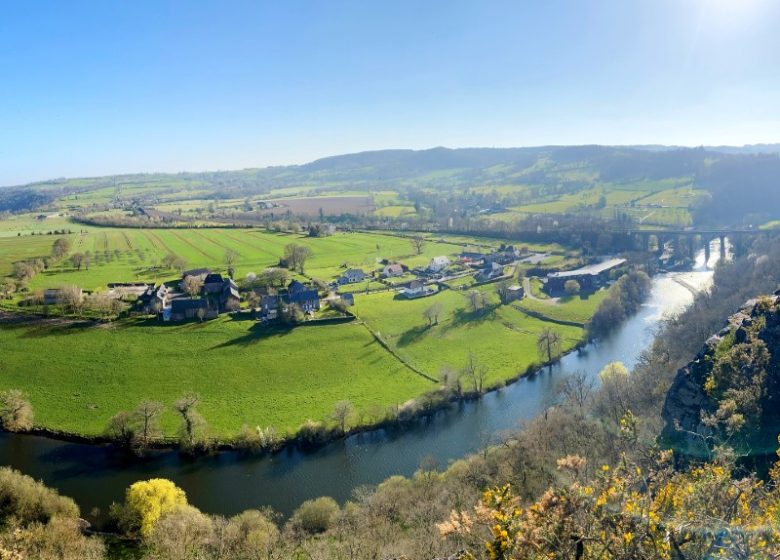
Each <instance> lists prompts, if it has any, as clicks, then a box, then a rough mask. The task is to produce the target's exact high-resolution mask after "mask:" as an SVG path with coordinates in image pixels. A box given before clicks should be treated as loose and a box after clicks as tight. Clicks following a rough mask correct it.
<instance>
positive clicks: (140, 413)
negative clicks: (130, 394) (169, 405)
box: [131, 400, 164, 449]
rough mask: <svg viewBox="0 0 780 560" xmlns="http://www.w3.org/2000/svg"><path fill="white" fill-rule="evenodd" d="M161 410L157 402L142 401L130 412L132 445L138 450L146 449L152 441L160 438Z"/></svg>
mask: <svg viewBox="0 0 780 560" xmlns="http://www.w3.org/2000/svg"><path fill="white" fill-rule="evenodd" d="M163 408H164V407H163V405H162V404H160V403H158V402H154V401H148V400H144V401H141V403H140V404H139V405H138V406H137V407H135V410H134V411H133V412H132V414H131V419H132V425H133V428H134V429H133V431H134V438H133V440H134V441H133V443H134V445H135V446H137V447H138V448H139V449H146V448H147V447H148V446H149V444H150V443H151V442H152V440H154V439H155V438H158V437H160V435H161V433H162V431H161V430H160V416H162V413H163Z"/></svg>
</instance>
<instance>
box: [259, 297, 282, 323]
mask: <svg viewBox="0 0 780 560" xmlns="http://www.w3.org/2000/svg"><path fill="white" fill-rule="evenodd" d="M255 314H256V317H257V318H258V319H260V320H261V321H273V320H274V319H276V318H277V317H278V316H279V297H278V296H262V297H261V298H260V307H259V308H258V309H257V310H256V311H255Z"/></svg>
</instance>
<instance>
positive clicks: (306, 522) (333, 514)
mask: <svg viewBox="0 0 780 560" xmlns="http://www.w3.org/2000/svg"><path fill="white" fill-rule="evenodd" d="M339 511H340V509H339V505H338V504H337V503H336V500H334V499H333V498H330V497H327V496H323V497H322V498H317V499H315V500H306V501H305V502H303V503H302V504H301V506H300V507H299V508H298V509H297V510H295V513H293V516H292V518H291V519H290V524H291V525H292V527H293V528H295V529H298V530H301V531H304V532H306V533H324V532H325V531H327V530H328V529H329V528H330V527H331V525H332V524H333V522H334V521H335V520H336V518H337V517H338V514H339Z"/></svg>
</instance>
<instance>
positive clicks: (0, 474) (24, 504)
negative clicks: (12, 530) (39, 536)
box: [0, 467, 79, 524]
mask: <svg viewBox="0 0 780 560" xmlns="http://www.w3.org/2000/svg"><path fill="white" fill-rule="evenodd" d="M78 515H79V508H78V506H77V505H76V503H75V502H74V501H73V500H71V499H70V498H66V497H65V496H60V495H59V493H58V492H57V491H56V490H52V489H51V488H47V487H46V486H44V485H43V484H41V483H40V482H37V481H35V480H33V479H32V478H31V477H29V476H27V475H24V474H22V473H20V472H19V471H15V470H13V469H10V468H8V467H0V522H3V523H4V522H6V521H7V520H8V519H15V520H16V521H17V522H18V523H20V524H28V523H35V522H38V523H48V522H49V520H51V519H52V518H53V517H78Z"/></svg>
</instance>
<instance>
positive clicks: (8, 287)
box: [0, 280, 16, 299]
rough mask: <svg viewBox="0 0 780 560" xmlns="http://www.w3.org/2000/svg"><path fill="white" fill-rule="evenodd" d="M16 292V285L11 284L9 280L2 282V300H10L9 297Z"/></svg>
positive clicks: (0, 287)
mask: <svg viewBox="0 0 780 560" xmlns="http://www.w3.org/2000/svg"><path fill="white" fill-rule="evenodd" d="M15 291H16V284H14V283H13V282H11V281H10V280H9V281H8V282H4V283H3V284H2V286H0V293H2V294H3V298H5V299H11V296H12V295H13V294H14V292H15Z"/></svg>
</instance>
